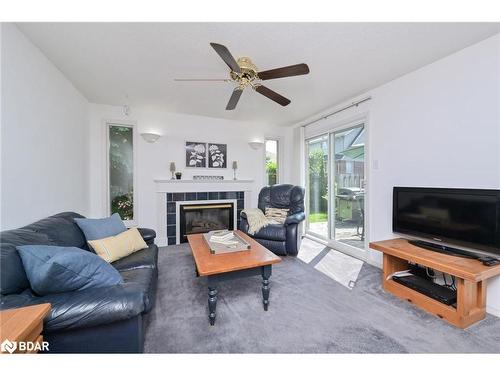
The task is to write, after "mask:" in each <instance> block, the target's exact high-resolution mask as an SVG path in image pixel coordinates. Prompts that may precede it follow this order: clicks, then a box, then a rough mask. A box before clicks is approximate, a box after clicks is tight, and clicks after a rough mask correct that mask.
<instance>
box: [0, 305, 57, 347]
mask: <svg viewBox="0 0 500 375" xmlns="http://www.w3.org/2000/svg"><path fill="white" fill-rule="evenodd" d="M50 307H51V306H50V303H44V304H41V305H32V306H26V307H20V308H18V309H10V310H3V311H0V344H1V345H2V350H1V351H0V353H1V354H7V353H16V354H18V353H24V354H29V353H36V352H38V350H39V349H40V348H41V347H42V342H43V336H42V331H43V319H44V318H45V317H46V316H47V314H48V313H49V312H50ZM6 340H8V341H6ZM25 343H26V344H25ZM29 343H31V344H29Z"/></svg>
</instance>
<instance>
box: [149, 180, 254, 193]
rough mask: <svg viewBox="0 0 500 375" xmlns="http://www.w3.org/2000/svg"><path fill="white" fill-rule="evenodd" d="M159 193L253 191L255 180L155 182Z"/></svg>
mask: <svg viewBox="0 0 500 375" xmlns="http://www.w3.org/2000/svg"><path fill="white" fill-rule="evenodd" d="M154 182H155V184H156V192H157V193H179V192H198V191H251V190H253V184H254V180H249V179H245V180H211V181H207V180H172V179H166V178H165V179H163V178H157V179H155V180H154Z"/></svg>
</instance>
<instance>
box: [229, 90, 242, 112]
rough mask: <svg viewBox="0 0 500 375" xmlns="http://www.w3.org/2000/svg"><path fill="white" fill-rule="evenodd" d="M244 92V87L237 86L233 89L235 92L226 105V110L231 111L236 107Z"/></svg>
mask: <svg viewBox="0 0 500 375" xmlns="http://www.w3.org/2000/svg"><path fill="white" fill-rule="evenodd" d="M242 93H243V89H241V88H239V87H236V88H235V89H234V90H233V93H232V94H231V97H230V98H229V102H228V103H227V106H226V111H231V110H233V109H235V108H236V104H238V101H239V100H240V96H241V94H242Z"/></svg>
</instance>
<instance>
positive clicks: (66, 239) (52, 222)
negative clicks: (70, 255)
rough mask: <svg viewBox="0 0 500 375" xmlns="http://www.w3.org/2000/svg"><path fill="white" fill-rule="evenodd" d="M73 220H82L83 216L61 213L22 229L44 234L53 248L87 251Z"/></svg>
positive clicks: (83, 239) (85, 242) (36, 243)
mask: <svg viewBox="0 0 500 375" xmlns="http://www.w3.org/2000/svg"><path fill="white" fill-rule="evenodd" d="M75 218H83V216H82V215H79V214H77V213H75V212H61V213H60V214H57V215H53V216H49V217H47V218H45V219H42V220H39V221H37V222H35V223H33V224H30V225H27V226H25V227H23V228H22V229H28V230H31V231H33V232H37V233H43V234H45V235H46V236H47V237H48V238H49V240H50V241H51V244H52V245H55V246H68V247H70V246H73V247H79V248H82V249H87V241H86V240H85V237H84V235H83V233H82V231H81V230H80V228H78V226H77V225H76V224H75V222H74V219H75ZM30 244H33V245H39V244H41V243H38V242H31V243H30ZM16 245H20V244H16Z"/></svg>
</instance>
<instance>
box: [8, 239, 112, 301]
mask: <svg viewBox="0 0 500 375" xmlns="http://www.w3.org/2000/svg"><path fill="white" fill-rule="evenodd" d="M17 250H18V252H19V254H20V256H21V259H22V261H23V266H24V269H25V271H26V275H27V277H28V280H29V282H30V285H31V289H32V290H33V291H34V292H35V293H37V294H39V295H46V294H51V293H64V292H69V291H74V290H84V289H89V288H97V287H104V286H112V285H116V284H120V283H121V282H122V278H121V276H120V274H119V273H118V271H117V270H116V269H115V268H114V267H112V266H111V265H109V264H108V263H107V262H106V261H104V260H103V259H101V258H100V257H98V256H97V255H95V254H92V253H91V252H88V251H85V250H82V249H78V248H76V247H59V246H46V245H24V246H17Z"/></svg>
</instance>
